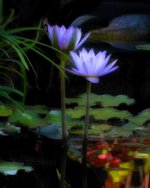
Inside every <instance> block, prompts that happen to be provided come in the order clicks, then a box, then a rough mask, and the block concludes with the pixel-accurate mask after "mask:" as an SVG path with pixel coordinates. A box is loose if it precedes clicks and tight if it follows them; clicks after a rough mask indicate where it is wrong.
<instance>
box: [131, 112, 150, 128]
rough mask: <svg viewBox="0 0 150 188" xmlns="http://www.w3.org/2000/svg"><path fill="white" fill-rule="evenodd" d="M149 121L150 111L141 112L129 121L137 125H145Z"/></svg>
mask: <svg viewBox="0 0 150 188" xmlns="http://www.w3.org/2000/svg"><path fill="white" fill-rule="evenodd" d="M149 120H150V111H143V112H140V113H139V114H138V115H136V116H134V117H131V118H129V121H131V122H132V123H134V124H137V125H143V124H144V123H145V122H147V121H149Z"/></svg>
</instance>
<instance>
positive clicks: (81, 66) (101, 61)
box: [67, 48, 118, 83]
mask: <svg viewBox="0 0 150 188" xmlns="http://www.w3.org/2000/svg"><path fill="white" fill-rule="evenodd" d="M70 55H71V59H72V61H73V63H74V65H75V68H72V69H71V70H70V69H69V70H68V69H67V70H68V71H69V72H71V73H73V74H75V75H78V76H83V77H85V78H86V79H87V80H88V81H90V82H91V83H99V77H101V76H104V75H106V74H109V73H111V72H113V71H115V70H116V69H118V66H114V65H115V64H116V62H117V60H114V61H113V62H111V63H110V64H108V62H109V60H110V57H111V55H108V56H107V55H106V51H103V52H101V51H100V52H99V53H97V54H95V53H94V50H93V49H91V50H90V51H89V52H87V51H86V50H85V48H83V49H82V50H81V51H79V55H77V53H76V52H70Z"/></svg>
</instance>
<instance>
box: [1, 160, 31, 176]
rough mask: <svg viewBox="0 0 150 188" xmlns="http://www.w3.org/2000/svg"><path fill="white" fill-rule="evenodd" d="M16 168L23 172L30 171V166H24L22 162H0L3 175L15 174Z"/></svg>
mask: <svg viewBox="0 0 150 188" xmlns="http://www.w3.org/2000/svg"><path fill="white" fill-rule="evenodd" d="M18 170H24V171H25V172H30V171H32V170H33V169H32V167H30V166H24V164H23V163H18V162H0V172H1V173H3V174H4V175H16V174H17V172H18Z"/></svg>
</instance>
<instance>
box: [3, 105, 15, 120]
mask: <svg viewBox="0 0 150 188" xmlns="http://www.w3.org/2000/svg"><path fill="white" fill-rule="evenodd" d="M11 114H12V110H11V109H10V108H9V107H6V106H4V105H0V117H8V116H10V115H11Z"/></svg>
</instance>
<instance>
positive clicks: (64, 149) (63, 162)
mask: <svg viewBox="0 0 150 188" xmlns="http://www.w3.org/2000/svg"><path fill="white" fill-rule="evenodd" d="M60 59H61V67H62V69H64V67H65V60H64V59H63V58H60ZM60 78H61V113H62V116H61V118H62V119H61V120H62V141H63V144H62V156H61V178H60V188H64V187H65V176H66V152H67V127H66V94H65V75H64V73H63V72H60Z"/></svg>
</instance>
